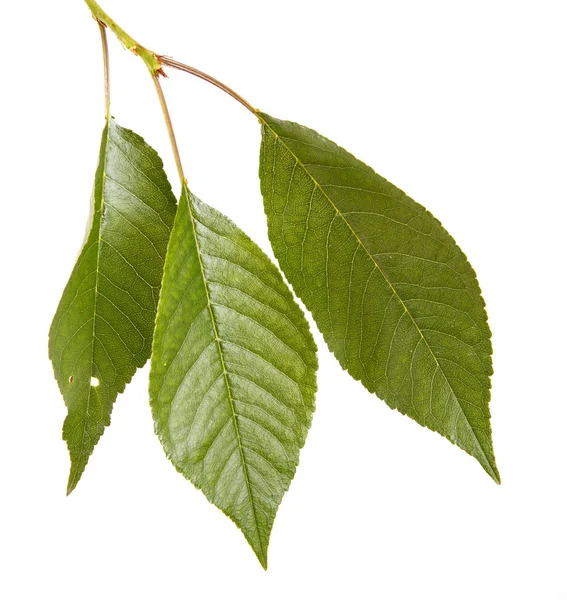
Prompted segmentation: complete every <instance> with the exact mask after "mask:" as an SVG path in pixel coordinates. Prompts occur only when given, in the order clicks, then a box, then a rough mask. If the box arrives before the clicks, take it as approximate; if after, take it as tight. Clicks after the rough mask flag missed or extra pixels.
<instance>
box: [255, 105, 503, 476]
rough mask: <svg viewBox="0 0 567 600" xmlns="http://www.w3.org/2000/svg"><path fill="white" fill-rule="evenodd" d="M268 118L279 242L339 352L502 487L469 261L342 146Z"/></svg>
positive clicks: (263, 172)
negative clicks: (476, 462)
mask: <svg viewBox="0 0 567 600" xmlns="http://www.w3.org/2000/svg"><path fill="white" fill-rule="evenodd" d="M259 117H260V120H261V123H262V146H261V154H260V180H261V189H262V194H263V196H264V206H265V211H266V214H267V218H268V229H269V236H270V241H271V243H272V246H273V249H274V253H275V255H276V257H277V259H278V261H279V264H280V266H281V268H282V270H283V271H284V273H285V274H286V276H287V278H288V280H289V281H290V282H291V283H292V285H293V288H294V290H295V292H296V293H297V295H298V296H299V297H300V298H301V299H302V300H303V302H304V303H305V305H306V306H307V308H308V309H309V310H310V311H311V312H312V313H313V316H314V318H315V321H316V322H317V324H318V326H319V328H320V330H321V332H322V333H323V336H324V337H325V340H326V342H327V344H328V345H329V348H330V349H331V350H332V352H333V353H334V354H335V356H336V357H337V359H338V360H339V362H340V364H341V365H342V366H343V368H345V369H347V370H348V372H349V373H350V374H351V375H352V376H353V377H354V378H355V379H357V380H360V381H361V382H362V383H363V384H364V386H365V387H366V388H367V389H368V390H370V391H371V392H373V393H375V394H377V395H378V396H379V397H380V398H382V399H383V400H385V401H386V402H387V403H388V405H389V406H390V407H392V408H396V409H397V410H399V411H400V412H402V413H404V414H406V415H408V416H410V417H411V418H412V419H414V420H416V421H417V422H418V423H420V424H421V425H425V426H427V427H429V428H430V429H433V430H435V431H437V432H439V433H440V434H442V435H443V436H445V437H446V438H448V439H449V440H451V441H452V442H454V443H455V444H457V445H458V446H460V447H461V448H462V449H463V450H465V451H466V452H468V453H469V454H471V455H472V456H474V457H475V458H476V459H477V460H478V461H479V462H480V464H481V465H482V466H483V467H484V469H485V470H486V472H487V473H488V474H489V475H490V476H491V477H492V478H493V479H494V480H495V481H497V482H499V474H498V470H497V467H496V463H495V458H494V452H493V447H492V439H491V429H490V413H489V407H488V405H489V399H490V375H491V374H492V362H491V353H492V347H491V342H490V330H489V327H488V323H487V317H486V311H485V305H484V301H483V299H482V297H481V293H480V288H479V286H478V282H477V279H476V275H475V273H474V271H473V269H472V267H471V266H470V264H469V262H468V261H467V259H466V257H465V255H464V254H463V252H462V251H461V250H460V249H459V247H458V246H457V245H456V243H455V241H454V240H453V239H452V238H451V236H450V235H449V234H448V233H447V231H446V230H445V229H444V228H443V227H442V225H441V224H440V223H439V221H438V220H437V219H435V218H434V217H433V216H432V215H431V214H430V213H429V212H427V211H426V210H425V209H424V208H423V207H422V206H421V205H419V204H417V203H416V202H414V201H413V200H412V199H411V198H409V197H408V196H406V195H405V194H404V193H403V192H402V191H400V190H399V189H398V188H396V187H395V186H393V185H392V184H391V183H389V182H388V181H386V180H385V179H383V178H382V177H380V176H379V175H377V174H376V173H375V172H374V171H373V170H372V169H371V168H370V167H368V166H366V165H365V164H364V163H362V162H361V161H359V160H357V159H356V158H355V157H354V156H352V155H351V154H349V153H348V152H346V151H345V150H343V149H342V148H340V147H339V146H337V145H336V144H335V143H333V142H331V141H330V140H328V139H326V138H324V137H323V136H321V135H319V134H318V133H316V132H315V131H313V130H311V129H308V128H306V127H303V126H301V125H298V124H296V123H291V122H289V121H280V120H278V119H274V118H273V117H270V116H269V115H266V114H260V115H259Z"/></svg>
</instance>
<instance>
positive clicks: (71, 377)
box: [69, 375, 73, 383]
mask: <svg viewBox="0 0 567 600" xmlns="http://www.w3.org/2000/svg"><path fill="white" fill-rule="evenodd" d="M69 383H73V376H72V375H71V376H70V377H69Z"/></svg>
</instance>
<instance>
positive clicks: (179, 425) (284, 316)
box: [150, 188, 317, 567]
mask: <svg viewBox="0 0 567 600" xmlns="http://www.w3.org/2000/svg"><path fill="white" fill-rule="evenodd" d="M316 369H317V358H316V348H315V345H314V342H313V339H312V337H311V334H310V332H309V328H308V325H307V322H306V321H305V318H304V316H303V313H302V312H301V310H300V308H299V307H298V306H297V304H296V303H295V301H294V300H293V297H292V295H291V292H290V291H289V289H288V288H287V286H286V284H285V283H284V281H283V279H282V277H281V275H280V273H279V271H278V270H277V268H276V267H275V265H274V264H273V263H272V262H271V261H270V260H269V259H268V257H267V256H266V255H265V254H264V253H263V252H262V251H261V250H260V248H258V246H256V244H254V243H253V242H252V241H251V240H250V238H248V237H247V236H246V235H245V234H244V233H243V232H242V231H241V230H240V229H238V227H236V225H234V224H233V223H232V222H231V221H229V220H228V219H227V218H226V217H224V216H223V215H222V214H220V213H218V212H217V211H215V210H214V209H212V208H211V207H209V206H207V205H206V204H203V203H202V202H200V201H199V200H198V199H197V198H195V197H194V196H193V195H191V194H190V193H189V192H188V191H187V189H185V188H184V190H183V193H182V197H181V200H180V203H179V210H178V213H177V216H176V219H175V224H174V227H173V231H172V234H171V241H170V244H169V248H168V252H167V259H166V266H165V273H164V280H163V288H162V294H161V299H160V303H159V309H158V316H157V320H156V330H155V336H154V348H153V353H152V362H151V372H150V398H151V406H152V411H153V415H154V420H155V424H156V432H157V433H158V435H159V437H160V440H161V442H162V444H163V446H164V449H165V451H166V453H167V455H168V457H169V458H170V459H171V461H172V462H173V464H174V465H175V467H176V468H177V469H178V471H180V472H181V473H182V474H183V475H185V476H186V477H187V478H188V479H190V480H191V481H192V482H193V483H194V484H195V486H196V487H198V488H199V489H201V490H203V492H204V493H205V495H206V497H207V498H208V499H209V500H210V501H211V502H213V503H214V504H215V505H216V506H218V507H219V508H220V509H221V510H222V511H223V512H224V513H226V514H227V515H228V516H229V517H230V518H231V519H232V520H233V521H234V522H235V523H236V524H237V525H238V526H239V527H240V528H241V529H242V531H243V533H244V535H245V536H246V539H247V540H248V542H249V543H250V545H251V546H252V548H253V550H254V552H255V553H256V555H257V557H258V559H259V560H260V562H261V564H262V565H263V566H264V567H266V566H267V549H268V541H269V536H270V532H271V529H272V524H273V521H274V518H275V514H276V511H277V508H278V505H279V504H280V502H281V499H282V497H283V495H284V493H285V491H286V490H287V489H288V486H289V484H290V481H291V479H292V478H293V475H294V473H295V469H296V466H297V464H298V459H299V450H300V449H301V447H302V446H303V444H304V442H305V438H306V435H307V430H308V428H309V426H310V423H311V417H312V412H313V410H314V394H315V387H316V381H315V372H316Z"/></svg>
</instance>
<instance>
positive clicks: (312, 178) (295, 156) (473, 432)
mask: <svg viewBox="0 0 567 600" xmlns="http://www.w3.org/2000/svg"><path fill="white" fill-rule="evenodd" d="M258 119H260V121H261V122H262V123H263V124H264V126H265V127H267V128H268V129H269V130H270V132H271V133H272V135H273V136H274V137H275V138H276V140H279V141H280V143H281V144H282V145H283V146H284V147H285V149H286V150H287V151H288V152H289V154H290V155H291V156H292V157H293V158H294V159H295V161H296V163H297V164H299V165H300V166H301V168H302V169H303V170H304V172H305V173H306V174H307V176H308V177H309V178H310V179H311V181H312V182H313V184H314V185H315V186H316V187H317V189H319V190H320V192H321V193H322V194H323V196H324V197H325V198H326V199H327V201H328V202H329V203H330V205H331V206H332V207H333V208H334V209H335V211H336V213H337V215H338V216H339V217H340V218H341V219H342V220H343V221H344V223H345V224H346V226H347V227H348V229H349V230H350V232H351V233H352V235H353V237H354V239H355V240H356V242H357V243H358V245H359V246H361V247H362V248H363V249H364V251H365V253H366V254H367V255H368V257H369V258H370V260H371V261H372V263H373V264H374V265H375V267H376V269H378V271H379V273H380V274H381V275H382V277H383V278H384V280H385V281H386V283H387V284H388V286H389V287H390V289H391V290H392V294H393V295H394V296H395V297H396V299H397V300H398V301H399V302H400V304H401V305H402V307H403V309H404V311H405V312H406V313H407V314H408V316H409V318H410V319H411V322H412V324H413V326H414V327H415V329H416V330H417V332H418V334H419V336H420V338H421V339H422V340H423V342H424V343H425V345H426V346H427V349H428V350H429V352H430V354H431V356H432V357H433V360H434V361H435V364H436V366H437V367H438V368H439V371H440V372H441V373H442V375H443V378H444V379H445V381H446V382H447V385H448V386H449V388H450V390H451V393H452V394H453V396H454V398H455V400H456V401H457V405H458V406H459V409H460V411H461V414H462V415H463V417H464V419H465V422H466V424H467V427H468V428H469V430H470V432H471V433H472V435H473V437H474V440H475V443H476V445H477V447H478V449H479V450H480V452H481V453H482V456H483V457H484V458H485V460H486V464H487V466H488V467H489V469H490V471H491V472H492V474H493V477H494V478H495V479H496V480H498V477H497V476H496V472H495V471H494V468H493V467H492V464H491V461H490V459H489V458H488V456H487V455H486V453H485V451H484V449H483V447H482V445H481V444H480V441H479V439H478V437H477V435H476V432H475V430H474V429H473V427H472V425H471V423H470V421H469V419H468V417H467V415H466V413H465V411H464V410H463V407H462V406H461V402H460V401H459V398H458V396H457V394H456V393H455V390H454V389H453V386H452V385H451V382H450V381H449V379H448V377H447V375H446V374H445V371H444V370H443V367H442V366H441V364H440V363H439V361H438V360H437V357H436V356H435V353H434V352H433V350H432V348H431V346H430V345H429V342H428V341H427V339H426V338H425V336H424V335H423V333H422V331H421V329H420V328H419V326H418V324H417V323H416V321H415V319H414V318H413V315H412V314H411V312H410V311H409V310H408V307H407V306H406V304H405V302H404V301H403V300H402V298H401V297H400V296H399V294H398V292H397V291H396V288H395V287H394V286H393V285H392V283H391V282H390V280H389V279H388V277H387V276H386V274H385V273H384V271H383V270H382V268H381V267H380V265H379V264H378V263H377V262H376V260H375V259H374V257H373V256H372V254H371V253H370V252H369V250H368V248H367V247H366V246H365V245H364V244H363V242H362V240H361V239H360V238H359V236H358V235H357V233H356V231H354V229H353V228H352V226H351V224H350V223H349V222H348V220H347V219H346V217H345V216H344V215H343V214H342V212H341V211H340V210H339V209H338V207H337V206H336V204H335V203H334V202H333V200H332V199H331V198H330V196H329V195H328V194H327V192H326V191H325V190H324V189H323V188H322V187H321V185H320V184H319V182H318V181H317V180H316V179H315V178H314V177H313V175H312V174H311V173H310V171H309V170H308V169H307V167H306V166H305V165H304V164H303V162H302V161H301V160H299V157H298V156H297V155H296V154H295V153H294V152H293V150H292V149H291V148H290V147H289V146H288V145H287V144H286V143H285V141H284V140H283V138H282V136H280V135H279V134H278V133H277V132H276V131H275V130H274V129H273V128H272V127H271V126H270V124H269V123H268V122H267V121H266V120H265V119H263V118H262V117H261V116H260V115H259V114H258ZM274 152H275V150H274ZM273 176H274V174H273V173H272V177H273ZM290 185H291V183H290Z"/></svg>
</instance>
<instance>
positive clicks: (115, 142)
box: [49, 119, 176, 493]
mask: <svg viewBox="0 0 567 600" xmlns="http://www.w3.org/2000/svg"><path fill="white" fill-rule="evenodd" d="M175 211H176V200H175V196H174V195H173V193H172V191H171V186H170V185H169V183H168V181H167V178H166V175H165V173H164V171H163V164H162V162H161V159H160V158H159V156H158V155H157V153H156V152H155V150H153V149H152V148H150V147H149V146H148V145H147V144H146V143H145V142H144V141H143V140H142V138H141V137H139V136H138V135H136V134H135V133H133V132H132V131H130V130H128V129H124V128H122V127H120V126H119V125H117V124H116V123H115V122H114V121H113V120H112V119H110V120H109V121H108V122H107V124H106V126H105V128H104V131H103V134H102V141H101V147H100V155H99V164H98V168H97V171H96V175H95V182H94V190H93V215H92V224H91V229H90V231H89V233H88V235H87V239H86V241H85V244H84V246H83V248H82V250H81V253H80V255H79V258H78V259H77V262H76V264H75V267H74V269H73V271H72V273H71V277H70V279H69V281H68V283H67V286H66V287H65V290H64V292H63V296H62V298H61V301H60V303H59V307H58V308H57V312H56V314H55V317H54V319H53V323H52V325H51V329H50V332H49V357H50V358H51V361H52V362H53V369H54V372H55V378H56V379H57V383H58V384H59V389H60V390H61V393H62V394H63V397H64V399H65V403H66V405H67V410H68V414H67V417H66V419H65V422H64V425H63V438H64V439H65V440H66V442H67V445H68V447H69V453H70V456H71V471H70V475H69V482H68V487H67V493H70V492H71V491H72V490H73V489H74V488H75V486H76V485H77V483H78V481H79V479H80V477H81V475H82V473H83V471H84V469H85V466H86V464H87V461H88V459H89V456H90V455H91V453H92V451H93V449H94V446H95V445H96V443H97V442H98V440H99V438H100V436H101V435H102V433H103V431H104V428H105V427H106V426H107V425H109V424H110V413H111V411H112V405H113V403H114V400H115V399H116V397H117V395H118V394H119V393H120V392H122V391H123V390H124V387H125V386H126V384H127V383H128V382H129V381H130V379H131V378H132V376H133V374H134V372H135V371H136V369H137V368H138V367H141V366H142V365H143V364H144V363H145V362H146V360H147V359H148V358H149V356H150V353H151V344H152V334H153V327H154V322H155V314H156V309H157V303H158V299H159V290H160V284H161V278H162V273H163V265H164V261H165V254H166V250H167V243H168V240H169V234H170V231H171V227H172V224H173V219H174V217H175Z"/></svg>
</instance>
